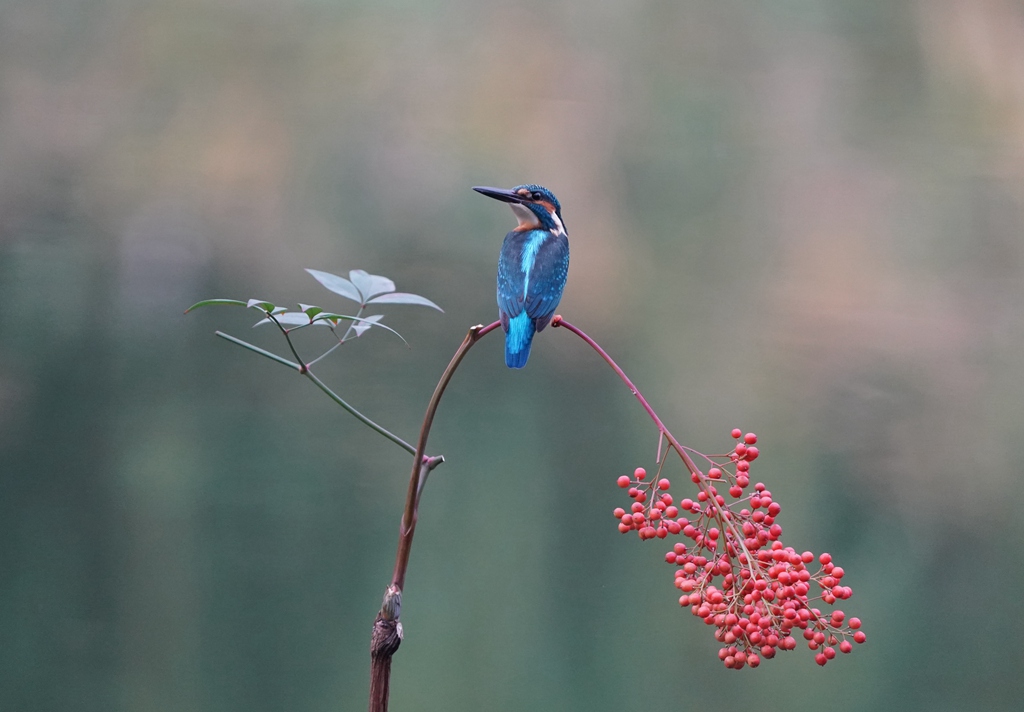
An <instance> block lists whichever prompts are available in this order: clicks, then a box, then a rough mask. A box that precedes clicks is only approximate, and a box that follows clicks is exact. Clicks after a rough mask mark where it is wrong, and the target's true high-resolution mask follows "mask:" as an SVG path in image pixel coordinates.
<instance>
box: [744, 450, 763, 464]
mask: <svg viewBox="0 0 1024 712" xmlns="http://www.w3.org/2000/svg"><path fill="white" fill-rule="evenodd" d="M760 454H761V452H760V450H758V449H757V448H756V447H748V448H747V460H748V461H753V460H756V459H757V456H758V455H760Z"/></svg>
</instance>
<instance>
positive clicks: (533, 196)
mask: <svg viewBox="0 0 1024 712" xmlns="http://www.w3.org/2000/svg"><path fill="white" fill-rule="evenodd" d="M530 197H531V198H533V199H534V200H540V199H541V198H542V197H544V196H542V195H541V194H540V193H538V192H537V191H534V192H533V194H532V195H531V196H530Z"/></svg>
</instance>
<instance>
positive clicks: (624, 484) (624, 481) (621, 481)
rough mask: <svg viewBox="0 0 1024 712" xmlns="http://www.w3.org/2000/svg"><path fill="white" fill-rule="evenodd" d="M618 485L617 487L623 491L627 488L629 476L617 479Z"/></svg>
mask: <svg viewBox="0 0 1024 712" xmlns="http://www.w3.org/2000/svg"><path fill="white" fill-rule="evenodd" d="M618 483H619V487H622V488H623V489H625V488H626V487H629V475H622V476H621V477H619V479H618Z"/></svg>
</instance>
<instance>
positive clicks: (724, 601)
mask: <svg viewBox="0 0 1024 712" xmlns="http://www.w3.org/2000/svg"><path fill="white" fill-rule="evenodd" d="M732 437H733V438H734V439H735V440H737V441H738V442H737V443H736V445H735V447H734V448H733V449H732V451H730V452H728V453H726V454H724V455H701V457H703V458H704V459H705V460H707V462H708V463H709V465H710V467H709V469H708V471H707V473H706V474H705V473H703V472H700V471H699V470H696V468H694V471H693V472H692V474H691V477H690V479H691V480H692V481H693V483H694V484H696V485H697V489H698V492H697V498H696V500H692V499H689V498H687V499H683V500H681V501H680V502H679V503H678V505H677V504H676V503H675V502H674V500H673V498H672V495H670V494H669V493H668V489H669V487H670V486H671V483H670V482H669V480H668V479H667V478H663V477H661V470H660V469H659V471H658V475H657V476H655V477H654V478H652V479H650V480H648V478H647V471H646V470H645V469H644V468H642V467H638V468H637V469H636V470H635V471H634V473H633V477H632V478H631V477H630V476H629V475H622V476H621V477H619V478H618V485H619V487H622V488H623V489H628V492H629V496H630V498H631V499H632V500H633V504H632V505H631V506H630V510H629V511H628V512H627V511H626V510H624V509H622V508H616V509H615V512H614V514H615V517H616V519H618V520H619V531H620V532H622V533H624V534H625V533H626V532H630V531H636V532H637V533H638V534H639V536H640V538H641V539H653V538H658V539H664V538H666V537H667V536H668V535H669V534H672V535H679V534H681V535H682V536H683V537H685V538H686V539H689V540H690V542H691V543H690V544H689V545H687V544H685V543H683V542H677V543H676V544H675V545H674V546H673V547H672V550H671V551H669V552H668V553H667V554H665V561H666V562H668V563H669V564H672V565H674V566H675V567H676V571H675V586H676V588H678V589H679V590H680V591H682V593H683V595H682V596H681V597H680V598H679V604H680V605H682V606H690V610H691V611H692V613H693V615H695V616H698V617H699V618H701V619H703V620H704V622H705V623H706V624H707V625H711V626H714V627H715V639H716V640H718V641H719V642H721V643H724V644H725V647H723V648H722V649H721V650H719V653H718V655H719V658H720V659H721V660H722V662H723V663H724V664H725V666H726V667H727V668H733V669H736V670H739V669H740V668H742V667H743V666H744V665H749V666H750V667H752V668H753V667H757V666H758V665H760V664H761V658H762V657H763V658H773V657H775V653H776V651H777V650H793V649H794V648H796V645H797V641H796V638H795V637H794V633H795V632H796V630H794V629H797V630H801V631H803V633H802V634H803V637H804V639H805V640H806V641H807V646H808V648H810V649H811V650H812V651H816V654H815V661H816V662H817V663H818V664H819V665H824V664H825V663H827V662H828V661H829V660H831V659H832V658H834V657H835V656H836V646H838V648H839V651H840V652H843V653H849V652H850V651H851V650H852V649H853V645H852V643H851V642H850V640H853V642H855V643H863V642H864V640H865V635H864V633H863V631H861V630H860V625H861V624H860V620H859V619H858V618H846V615H845V614H844V613H843V612H842V611H840V610H834V611H832V613H831V614H829V615H827V616H826V615H825V614H823V613H822V612H821V611H820V610H819V609H818V608H813V607H811V604H812V603H813V602H814V601H817V600H821V601H822V602H824V603H826V604H829V605H832V604H834V603H835V602H836V601H837V600H845V599H847V598H849V597H850V596H852V595H853V590H852V589H851V588H850V587H849V586H844V585H843V584H842V583H841V581H842V578H843V575H844V571H843V569H842V568H841V567H839V566H836V565H834V564H833V563H832V557H831V556H830V555H829V554H822V555H821V556H819V557H817V564H818V566H816V567H814V569H813V570H812V568H809V567H810V566H813V565H814V564H815V556H814V554H812V553H811V552H809V551H805V552H803V553H798V552H797V551H795V550H794V549H793V548H792V547H788V546H785V545H784V544H783V543H782V541H781V539H780V537H781V536H782V527H781V526H780V525H779V524H778V523H776V521H775V519H776V517H777V516H778V515H779V512H780V511H782V507H781V506H780V505H779V503H778V502H776V501H774V500H773V499H772V494H771V492H770V491H769V490H768V489H766V488H765V486H764V485H763V484H762V483H760V482H758V483H757V484H755V485H754V487H753V491H752V492H749V488H750V463H751V462H752V461H754V460H755V459H757V457H758V455H759V454H760V453H759V451H758V448H757V447H756V446H755V443H756V442H757V436H756V435H755V434H754V433H747V434H746V435H743V433H742V432H741V431H740V430H738V429H736V430H733V431H732ZM659 454H660V453H659ZM666 455H667V453H666ZM680 455H682V453H680ZM684 461H686V462H690V461H689V460H688V458H685V457H684ZM661 466H662V467H664V458H661ZM719 489H721V490H722V491H725V492H727V494H728V496H729V498H730V500H729V501H727V500H726V498H725V495H722V494H720V493H719ZM748 492H749V493H748ZM681 515H683V516H681ZM719 579H721V581H719ZM812 594H816V595H813V597H812Z"/></svg>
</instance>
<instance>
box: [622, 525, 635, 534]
mask: <svg viewBox="0 0 1024 712" xmlns="http://www.w3.org/2000/svg"><path fill="white" fill-rule="evenodd" d="M632 528H633V527H631V526H629V525H628V524H622V523H621V522H620V523H619V531H620V532H622V533H623V534H625V533H626V532H628V531H629V530H630V529H632Z"/></svg>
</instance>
